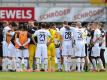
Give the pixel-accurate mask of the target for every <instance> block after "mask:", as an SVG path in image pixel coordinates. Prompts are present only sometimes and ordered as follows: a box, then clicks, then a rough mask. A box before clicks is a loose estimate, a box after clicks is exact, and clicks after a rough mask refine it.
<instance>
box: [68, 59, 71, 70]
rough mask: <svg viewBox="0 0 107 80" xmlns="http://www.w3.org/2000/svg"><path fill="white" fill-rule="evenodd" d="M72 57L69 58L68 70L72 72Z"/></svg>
mask: <svg viewBox="0 0 107 80" xmlns="http://www.w3.org/2000/svg"><path fill="white" fill-rule="evenodd" d="M70 68H71V57H68V70H69V71H71V69H70Z"/></svg>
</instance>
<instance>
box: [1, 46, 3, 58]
mask: <svg viewBox="0 0 107 80" xmlns="http://www.w3.org/2000/svg"><path fill="white" fill-rule="evenodd" d="M0 57H3V50H2V45H0Z"/></svg>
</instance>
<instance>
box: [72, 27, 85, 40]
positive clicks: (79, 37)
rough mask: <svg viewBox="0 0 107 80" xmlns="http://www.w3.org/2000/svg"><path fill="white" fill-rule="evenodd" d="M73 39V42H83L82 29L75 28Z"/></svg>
mask: <svg viewBox="0 0 107 80" xmlns="http://www.w3.org/2000/svg"><path fill="white" fill-rule="evenodd" d="M74 39H75V41H83V40H84V38H83V29H82V28H80V29H79V28H76V31H75V35H74Z"/></svg>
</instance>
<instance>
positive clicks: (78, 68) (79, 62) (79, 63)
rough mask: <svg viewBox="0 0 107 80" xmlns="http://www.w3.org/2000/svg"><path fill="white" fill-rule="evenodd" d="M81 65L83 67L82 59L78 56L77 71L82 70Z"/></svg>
mask: <svg viewBox="0 0 107 80" xmlns="http://www.w3.org/2000/svg"><path fill="white" fill-rule="evenodd" d="M80 67H81V59H80V58H77V71H78V72H80Z"/></svg>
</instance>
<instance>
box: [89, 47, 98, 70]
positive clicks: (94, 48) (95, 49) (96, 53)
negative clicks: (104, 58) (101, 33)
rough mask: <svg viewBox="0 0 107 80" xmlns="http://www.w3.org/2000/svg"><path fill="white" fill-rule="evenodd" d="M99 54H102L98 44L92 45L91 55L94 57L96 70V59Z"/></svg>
mask: <svg viewBox="0 0 107 80" xmlns="http://www.w3.org/2000/svg"><path fill="white" fill-rule="evenodd" d="M98 55H100V53H99V48H98V46H94V47H92V53H91V57H92V64H93V70H94V71H96V70H97V62H96V59H97V57H98Z"/></svg>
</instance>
